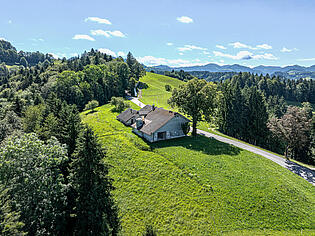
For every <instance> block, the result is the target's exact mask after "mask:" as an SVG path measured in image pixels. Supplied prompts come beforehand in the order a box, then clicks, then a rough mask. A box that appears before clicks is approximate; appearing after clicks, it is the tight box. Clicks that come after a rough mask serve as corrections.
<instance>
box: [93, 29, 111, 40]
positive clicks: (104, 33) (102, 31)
mask: <svg viewBox="0 0 315 236" xmlns="http://www.w3.org/2000/svg"><path fill="white" fill-rule="evenodd" d="M91 34H92V35H102V36H105V37H107V38H109V37H110V34H109V33H108V31H104V30H100V29H99V30H91Z"/></svg>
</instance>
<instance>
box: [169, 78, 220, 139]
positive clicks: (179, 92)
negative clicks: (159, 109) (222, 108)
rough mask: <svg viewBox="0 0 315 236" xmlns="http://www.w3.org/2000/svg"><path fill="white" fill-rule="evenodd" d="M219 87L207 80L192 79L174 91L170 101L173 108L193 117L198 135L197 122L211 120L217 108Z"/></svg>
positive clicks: (194, 128)
mask: <svg viewBox="0 0 315 236" xmlns="http://www.w3.org/2000/svg"><path fill="white" fill-rule="evenodd" d="M217 98H218V94H217V87H216V85H215V84H214V83H212V82H209V83H207V82H206V81H205V80H199V79H192V80H190V81H189V82H187V83H186V84H183V85H180V86H179V89H174V90H173V93H172V97H171V98H170V99H169V100H168V102H169V104H170V105H171V106H174V107H175V106H176V107H178V108H179V110H180V111H181V112H183V113H185V114H186V115H189V116H190V117H192V123H193V131H192V134H193V135H194V136H196V134H197V122H198V121H201V120H202V119H203V118H204V119H207V120H209V117H210V116H211V115H212V113H213V111H214V108H215V107H216V106H217Z"/></svg>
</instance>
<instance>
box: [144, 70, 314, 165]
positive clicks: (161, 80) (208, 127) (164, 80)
mask: <svg viewBox="0 0 315 236" xmlns="http://www.w3.org/2000/svg"><path fill="white" fill-rule="evenodd" d="M140 81H142V82H145V83H146V84H147V85H148V86H149V87H148V88H147V89H142V98H141V99H140V101H142V102H143V103H144V104H155V105H156V106H158V107H163V108H166V109H170V110H175V111H177V109H176V108H171V107H170V106H169V105H168V104H167V100H168V99H169V98H170V97H171V94H172V93H171V92H167V91H166V90H165V85H166V84H170V85H171V86H172V88H177V87H178V86H179V85H180V84H182V83H184V82H182V81H180V80H178V79H176V78H171V77H168V76H164V75H159V74H154V73H149V72H147V74H146V76H144V77H142V78H141V80H140ZM286 102H287V104H288V105H293V106H302V104H301V103H299V102H292V101H286ZM312 106H313V108H314V109H315V104H312ZM214 128H215V126H214V125H212V124H209V123H207V122H203V121H202V122H199V123H198V129H201V130H204V131H208V132H210V133H214V134H217V135H220V136H223V137H227V138H230V139H233V140H236V141H239V142H242V143H245V144H248V143H246V142H243V141H241V140H238V139H236V138H233V137H230V136H227V135H225V134H222V133H220V132H219V131H217V130H215V129H214ZM248 145H251V144H248ZM251 146H254V145H251ZM254 147H256V148H259V149H262V150H264V151H267V152H270V153H272V154H275V155H277V156H279V157H282V158H284V156H283V155H279V154H277V153H274V152H271V151H269V150H266V149H263V148H260V147H257V146H254ZM291 161H293V162H296V163H297V164H300V165H302V166H305V167H308V168H311V169H314V168H315V167H314V166H312V165H307V164H304V163H301V162H298V161H295V160H291Z"/></svg>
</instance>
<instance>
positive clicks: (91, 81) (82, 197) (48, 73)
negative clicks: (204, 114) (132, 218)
mask: <svg viewBox="0 0 315 236" xmlns="http://www.w3.org/2000/svg"><path fill="white" fill-rule="evenodd" d="M6 47H10V45H6ZM0 58H1V56H0ZM25 58H26V57H25ZM28 58H29V57H28ZM22 63H30V62H28V61H27V60H26V62H22ZM142 75H144V70H143V68H142V66H141V65H140V64H139V63H138V62H137V61H136V59H135V58H134V57H133V56H132V54H131V53H129V54H128V57H127V60H126V61H124V60H123V59H122V58H112V57H111V56H109V55H106V54H103V53H100V52H99V51H95V50H93V49H92V50H91V51H90V52H85V53H83V54H82V56H80V57H74V58H71V59H65V58H64V59H62V60H48V59H45V60H44V61H42V62H38V63H37V64H36V65H32V64H31V63H30V64H28V65H26V66H25V65H24V66H18V67H14V68H10V69H8V68H7V66H6V65H5V64H0V143H1V145H0V205H1V207H0V213H3V214H5V215H4V216H3V215H2V214H0V234H7V235H24V234H25V233H28V234H29V235H116V234H117V233H118V231H119V220H118V215H117V208H116V206H115V204H114V202H113V199H112V196H111V190H112V189H113V187H112V180H111V179H110V178H109V177H108V166H107V165H105V164H104V163H103V159H104V158H106V153H105V151H104V150H103V149H102V148H101V146H100V145H99V143H98V140H97V137H96V136H95V135H94V133H93V131H92V130H91V129H90V128H88V127H85V126H84V125H83V124H82V123H81V119H80V115H79V112H80V111H81V110H83V109H84V107H87V108H92V109H93V108H94V106H95V105H94V104H105V103H107V102H109V101H110V100H111V98H112V97H113V96H123V95H124V93H125V90H133V88H134V87H135V84H136V83H137V81H138V80H139V77H140V76H142ZM34 167H36V168H34ZM25 191H27V193H25ZM95 199H98V200H97V201H95Z"/></svg>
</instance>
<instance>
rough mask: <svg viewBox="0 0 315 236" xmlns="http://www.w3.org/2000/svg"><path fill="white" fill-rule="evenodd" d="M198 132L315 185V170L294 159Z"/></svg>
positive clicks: (139, 104) (133, 99)
mask: <svg viewBox="0 0 315 236" xmlns="http://www.w3.org/2000/svg"><path fill="white" fill-rule="evenodd" d="M128 99H129V100H130V101H131V102H133V103H134V104H136V105H138V106H139V107H141V108H142V107H144V106H145V104H144V103H142V102H141V101H139V99H138V98H135V97H128ZM197 133H198V134H200V135H203V136H205V137H208V138H214V139H216V140H218V141H220V142H223V143H228V144H231V145H234V146H236V147H238V148H241V149H244V150H247V151H250V152H253V153H256V154H258V155H261V156H263V157H265V158H268V159H269V160H271V161H273V162H275V163H277V164H278V165H280V166H282V167H284V168H286V169H288V170H290V171H292V172H293V173H295V174H297V175H299V176H301V177H302V178H303V179H305V180H307V181H308V182H309V183H311V184H313V185H315V170H311V169H309V168H307V167H304V166H300V165H298V164H296V163H294V162H292V161H289V160H286V159H284V158H281V157H279V156H277V155H274V154H272V153H269V152H266V151H263V150H261V149H259V148H256V147H253V146H251V145H248V144H245V143H241V142H239V141H236V140H233V139H229V138H225V137H222V136H219V135H216V134H212V133H209V132H206V131H203V130H200V129H198V130H197Z"/></svg>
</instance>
